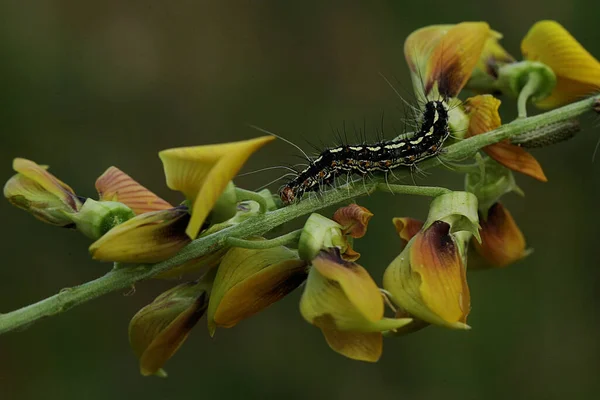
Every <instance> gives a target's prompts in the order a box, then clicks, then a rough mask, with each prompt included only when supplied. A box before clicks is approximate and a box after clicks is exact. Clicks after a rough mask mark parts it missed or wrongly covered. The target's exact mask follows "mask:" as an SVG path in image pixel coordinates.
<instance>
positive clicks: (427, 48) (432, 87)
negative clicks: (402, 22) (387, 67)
mask: <svg viewBox="0 0 600 400" xmlns="http://www.w3.org/2000/svg"><path fill="white" fill-rule="evenodd" d="M490 37H493V33H492V31H491V30H490V27H489V25H488V24H487V23H485V22H462V23H460V24H457V25H434V26H430V27H426V28H422V29H419V30H417V31H415V32H413V33H412V34H411V35H410V36H409V37H408V38H407V39H406V41H405V43H404V55H405V57H406V60H407V62H408V65H409V67H410V69H411V71H412V77H413V83H414V84H415V86H417V87H418V86H422V87H423V90H424V95H425V97H426V98H431V97H432V96H433V97H437V94H439V95H441V96H442V97H444V98H449V97H456V96H457V95H458V93H459V92H460V91H461V90H462V88H463V87H464V86H465V84H466V83H467V81H468V80H469V78H470V76H471V73H472V72H473V69H474V68H475V66H476V65H477V62H478V61H479V58H480V56H481V53H482V51H483V49H484V46H485V44H486V42H487V41H488V39H489V38H490Z"/></svg>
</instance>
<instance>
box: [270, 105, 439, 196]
mask: <svg viewBox="0 0 600 400" xmlns="http://www.w3.org/2000/svg"><path fill="white" fill-rule="evenodd" d="M449 134H450V131H449V128H448V105H447V104H446V102H444V101H439V100H435V101H429V102H427V103H426V104H425V107H424V111H423V117H422V123H421V126H420V129H419V130H418V132H416V133H415V134H414V135H413V136H412V137H411V138H409V139H398V140H388V141H381V142H378V143H375V144H361V145H342V146H338V147H334V148H330V149H327V150H325V151H323V152H322V153H321V154H320V155H319V156H318V157H317V158H316V159H314V160H309V161H310V164H309V166H308V167H307V168H305V169H304V170H303V171H301V172H300V173H298V175H297V176H296V177H295V178H293V179H292V180H291V181H289V182H288V183H287V184H286V185H285V186H283V187H282V188H281V189H280V190H279V196H280V198H281V201H282V202H283V203H284V204H286V205H287V204H290V203H293V202H294V201H296V200H298V199H300V198H301V197H302V196H303V195H304V193H306V192H312V191H318V190H319V189H320V187H321V185H331V184H332V183H333V182H334V180H335V178H336V177H338V176H340V175H352V174H358V175H361V176H365V175H366V174H368V173H372V172H384V173H388V172H390V171H392V170H394V169H396V168H399V167H414V166H415V165H416V164H417V163H418V162H420V161H422V160H424V159H427V158H429V157H433V156H435V155H437V154H438V153H439V152H440V150H441V148H442V145H443V144H444V141H445V140H446V139H447V138H448V135H449Z"/></svg>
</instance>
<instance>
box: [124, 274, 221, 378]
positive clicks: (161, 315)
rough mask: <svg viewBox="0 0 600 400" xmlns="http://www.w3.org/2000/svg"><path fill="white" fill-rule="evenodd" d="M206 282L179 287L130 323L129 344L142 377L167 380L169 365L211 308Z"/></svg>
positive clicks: (149, 306)
mask: <svg viewBox="0 0 600 400" xmlns="http://www.w3.org/2000/svg"><path fill="white" fill-rule="evenodd" d="M209 292H210V285H209V284H208V283H207V282H205V281H200V282H188V283H183V284H181V285H178V286H176V287H174V288H172V289H170V290H168V291H166V292H164V293H163V294H161V295H160V296H158V297H157V298H156V299H154V301H153V302H152V303H150V304H149V305H147V306H146V307H144V308H142V309H141V310H140V311H138V313H137V314H136V315H135V316H134V317H133V318H132V319H131V322H130V323H129V342H130V344H131V347H132V349H133V351H134V353H135V355H136V356H137V357H138V359H139V360H140V372H141V374H142V375H158V376H166V373H165V372H164V371H163V370H162V366H163V365H164V364H165V362H166V361H167V360H168V359H169V358H171V357H172V356H173V354H175V352H176V351H177V350H178V349H179V347H181V345H182V344H183V342H185V340H186V339H187V337H188V335H189V333H190V331H191V330H192V328H193V327H194V326H195V325H196V323H197V322H198V320H199V319H200V318H202V316H203V315H204V312H205V311H206V307H207V305H208V293H209Z"/></svg>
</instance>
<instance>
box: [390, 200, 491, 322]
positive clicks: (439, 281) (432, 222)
mask: <svg viewBox="0 0 600 400" xmlns="http://www.w3.org/2000/svg"><path fill="white" fill-rule="evenodd" d="M477 220H478V217H477V198H476V197H475V196H474V195H473V194H472V193H468V192H451V193H448V194H444V195H441V196H438V197H437V198H435V199H434V200H433V202H432V203H431V206H430V209H429V216H428V218H427V221H426V222H425V224H423V226H422V228H421V230H420V231H418V233H417V234H416V235H414V236H413V232H412V231H414V228H415V227H416V226H417V225H418V224H419V223H418V221H415V220H411V219H408V218H397V219H395V220H394V225H395V226H396V228H397V230H398V234H399V235H400V237H401V238H402V239H403V241H405V240H409V242H408V244H407V245H406V247H405V248H404V250H403V251H402V252H401V253H400V255H399V256H398V257H396V259H395V260H394V261H392V263H391V264H390V265H389V266H388V268H387V269H386V271H385V274H384V276H383V287H384V288H385V289H386V290H387V291H388V292H389V294H390V295H391V299H392V301H393V302H394V303H396V305H397V306H398V307H400V309H401V312H402V313H406V314H400V315H412V316H414V317H416V318H417V319H419V320H422V321H425V322H428V323H431V324H436V325H443V326H446V327H449V328H455V329H469V326H468V325H467V324H466V321H467V315H468V314H469V311H470V307H471V306H470V295H469V287H468V285H467V279H466V267H465V265H464V260H463V254H465V252H464V247H465V246H466V243H464V242H463V240H462V239H459V238H458V235H467V236H468V237H470V236H471V235H473V236H475V237H477V236H478V235H477V232H478V229H479V224H478V223H477ZM409 228H410V229H409ZM409 328H410V326H409ZM400 333H403V331H402V330H400Z"/></svg>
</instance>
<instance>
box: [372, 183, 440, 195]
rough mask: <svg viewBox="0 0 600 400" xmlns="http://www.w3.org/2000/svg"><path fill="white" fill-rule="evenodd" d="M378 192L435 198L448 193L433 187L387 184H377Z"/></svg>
mask: <svg viewBox="0 0 600 400" xmlns="http://www.w3.org/2000/svg"><path fill="white" fill-rule="evenodd" d="M375 188H376V190H378V191H380V192H387V193H394V194H410V195H414V196H428V197H436V196H439V195H442V194H445V193H450V192H451V190H450V189H446V188H443V187H433V186H408V185H389V184H387V183H379V184H377V186H376V187H375Z"/></svg>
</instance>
